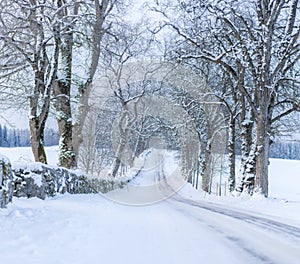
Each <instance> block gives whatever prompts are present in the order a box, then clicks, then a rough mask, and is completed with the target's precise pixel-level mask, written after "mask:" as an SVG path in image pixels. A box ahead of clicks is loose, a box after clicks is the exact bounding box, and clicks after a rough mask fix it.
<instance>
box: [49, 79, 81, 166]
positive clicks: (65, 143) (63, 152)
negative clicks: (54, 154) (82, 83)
mask: <svg viewBox="0 0 300 264" xmlns="http://www.w3.org/2000/svg"><path fill="white" fill-rule="evenodd" d="M67 86H68V85H65V84H64V83H63V82H62V81H58V82H57V84H56V85H55V87H54V89H53V91H54V96H55V103H54V105H55V109H56V120H57V124H58V129H59V135H60V140H59V157H58V163H59V166H62V167H66V168H75V167H76V159H75V153H74V151H73V142H72V138H73V136H72V113H71V105H70V99H69V97H70V94H69V92H68V91H69V89H68V87H67Z"/></svg>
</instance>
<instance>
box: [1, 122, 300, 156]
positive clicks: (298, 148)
mask: <svg viewBox="0 0 300 264" xmlns="http://www.w3.org/2000/svg"><path fill="white" fill-rule="evenodd" d="M58 142H59V134H58V131H56V130H54V129H46V130H45V139H44V143H45V146H55V145H58ZM29 146H30V133H29V129H14V128H7V127H6V126H5V125H0V147H7V148H10V147H29ZM237 154H240V153H239V151H237ZM270 157H271V158H281V159H293V160H300V141H297V140H289V141H288V140H287V141H276V142H275V143H273V144H272V145H271V148H270Z"/></svg>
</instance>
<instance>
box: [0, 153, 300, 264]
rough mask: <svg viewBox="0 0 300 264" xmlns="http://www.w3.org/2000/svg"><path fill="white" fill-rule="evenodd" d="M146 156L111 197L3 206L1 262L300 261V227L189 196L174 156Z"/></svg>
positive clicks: (212, 263)
mask: <svg viewBox="0 0 300 264" xmlns="http://www.w3.org/2000/svg"><path fill="white" fill-rule="evenodd" d="M152 154H153V153H152ZM154 154H155V152H154ZM156 154H159V155H160V152H158V153H156ZM147 159H148V160H147V161H145V164H144V170H142V171H141V172H140V173H139V174H138V175H137V176H136V177H135V179H134V180H133V181H132V182H131V183H130V184H129V185H128V186H126V187H125V188H124V189H120V190H115V191H113V192H111V193H109V194H107V195H106V196H103V195H99V194H84V195H83V194H82V195H70V194H65V195H58V196H56V197H53V198H48V199H46V200H44V201H42V200H39V199H36V198H31V199H24V198H21V199H14V202H13V204H10V205H9V206H8V208H7V209H3V210H0V263H1V264H19V263H22V264H40V263H43V264H53V263H55V264H69V263H72V264H85V263H94V264H98V263H99V264H100V263H106V264H119V263H125V264H127V263H130V264H140V263H143V264H168V263H172V264H181V263H183V264H199V263H208V264H219V263H220V264H241V263H243V264H244V263H245V264H266V263H268V264H299V260H300V237H299V236H300V228H299V226H297V225H292V224H290V223H288V222H285V221H283V220H282V219H280V218H272V217H270V216H263V215H262V214H255V212H251V211H250V210H247V208H245V209H244V210H242V209H237V208H231V207H230V205H226V206H225V205H220V204H215V203H212V202H207V201H201V200H196V199H189V198H188V197H187V196H186V195H184V192H183V191H188V192H189V194H197V193H198V191H196V190H193V189H192V188H187V187H190V186H188V185H186V184H184V181H180V178H178V177H177V176H178V175H177V172H178V171H176V169H175V167H176V162H175V161H172V160H168V158H164V159H161V156H157V155H149V156H148V157H147ZM172 162H173V163H172ZM166 164H167V165H168V166H169V168H167V167H168V166H165V165H166ZM172 168H173V169H172ZM170 175H171V176H170ZM174 188H175V190H176V192H174ZM177 189H178V190H177Z"/></svg>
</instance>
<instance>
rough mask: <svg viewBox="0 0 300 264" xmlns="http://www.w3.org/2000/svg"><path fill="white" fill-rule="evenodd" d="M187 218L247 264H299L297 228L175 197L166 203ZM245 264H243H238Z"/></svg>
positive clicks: (298, 230)
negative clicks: (216, 236)
mask: <svg viewBox="0 0 300 264" xmlns="http://www.w3.org/2000/svg"><path fill="white" fill-rule="evenodd" d="M168 202H169V203H170V204H171V206H172V207H173V208H174V209H175V210H178V211H179V212H180V213H182V214H183V215H185V216H186V217H190V218H191V219H192V220H194V221H197V222H199V223H201V224H203V225H205V226H206V227H207V229H208V230H210V231H211V232H213V233H215V234H220V235H221V236H222V238H223V239H226V240H227V241H228V242H229V243H230V244H232V245H231V250H240V251H242V252H244V254H243V255H244V257H245V256H246V255H248V257H249V260H248V262H246V263H252V262H251V261H250V260H253V263H287V264H288V263H295V264H296V263H299V260H300V228H298V227H295V226H291V225H287V224H285V223H281V222H278V221H274V220H271V219H267V218H263V217H259V216H254V215H251V214H248V213H243V212H239V211H234V210H230V209H227V208H222V207H220V206H216V205H213V204H207V203H203V202H195V201H190V200H188V199H185V198H182V197H179V196H178V195H175V197H173V198H172V199H170V200H168ZM241 263H244V262H241Z"/></svg>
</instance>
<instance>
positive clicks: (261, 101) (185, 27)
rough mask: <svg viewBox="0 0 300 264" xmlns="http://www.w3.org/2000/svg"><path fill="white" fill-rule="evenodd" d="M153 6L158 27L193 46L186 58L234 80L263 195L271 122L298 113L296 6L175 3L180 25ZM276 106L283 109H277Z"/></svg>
mask: <svg viewBox="0 0 300 264" xmlns="http://www.w3.org/2000/svg"><path fill="white" fill-rule="evenodd" d="M157 2H158V5H157V7H156V8H155V9H156V11H158V12H160V13H161V14H162V15H163V16H164V18H165V23H164V25H165V26H170V27H171V28H172V29H174V30H175V32H177V34H178V36H180V38H181V39H184V40H185V41H186V42H187V43H189V44H190V45H191V46H193V47H195V51H194V52H193V53H192V54H189V56H190V57H192V58H198V59H200V58H201V59H203V58H204V59H207V60H209V61H212V62H214V63H216V64H218V65H220V67H222V68H223V69H224V70H225V71H226V72H227V73H228V74H229V76H230V77H231V79H232V81H233V82H234V83H239V82H240V84H241V85H236V87H237V88H238V91H239V93H241V95H242V96H243V98H244V100H245V102H247V103H243V104H241V106H242V107H244V108H245V107H247V106H248V107H249V108H250V109H251V111H249V112H248V113H250V114H251V115H253V116H250V117H249V116H247V115H245V118H248V119H245V120H244V121H243V120H241V122H245V124H246V123H247V121H250V122H251V120H253V121H254V127H253V128H254V130H253V133H254V139H253V140H252V142H251V143H252V145H251V151H252V155H249V157H252V158H251V161H252V162H253V164H252V167H251V163H249V164H248V168H249V169H250V170H251V169H253V168H254V169H253V170H252V171H253V174H252V176H253V178H254V179H255V181H253V182H254V185H255V186H254V187H255V190H256V192H258V193H261V194H263V195H265V196H267V195H268V157H269V146H270V137H271V135H272V124H274V122H277V121H279V120H280V119H281V118H282V117H284V116H286V115H288V114H290V113H291V112H293V111H296V110H298V109H299V98H298V97H295V91H296V90H297V89H298V88H297V84H299V80H297V77H296V76H295V75H293V74H291V73H292V72H293V69H294V68H295V65H296V64H297V62H298V59H299V55H300V54H299V52H300V50H299V30H300V29H299V21H298V20H297V15H296V14H297V11H298V9H299V2H298V1H297V0H291V1H262V0H257V1H217V2H215V1H214V2H208V3H204V2H202V1H193V0H191V1H187V2H178V3H176V4H175V6H176V8H177V10H180V12H179V14H180V18H181V20H180V21H179V20H177V21H176V20H174V17H173V15H174V14H173V13H172V15H170V12H168V10H169V9H168V8H167V7H168V5H163V4H162V3H161V2H160V1H157ZM169 4H170V3H169ZM185 22H188V23H185ZM208 40H213V42H211V41H208ZM242 74H243V75H242ZM295 77H296V78H295ZM283 87H285V89H283ZM282 91H285V92H284V93H283V92H282ZM279 106H283V107H281V111H280V110H279V108H280V107H279ZM249 118H250V119H249ZM248 124H250V123H249V122H248ZM249 133H250V132H249ZM249 133H248V135H249ZM252 171H251V172H252ZM246 172H247V170H246ZM250 174H251V173H250Z"/></svg>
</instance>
